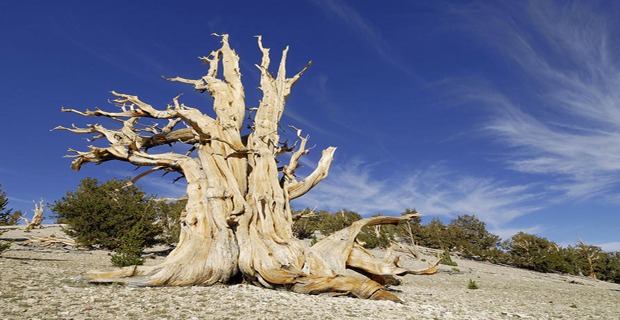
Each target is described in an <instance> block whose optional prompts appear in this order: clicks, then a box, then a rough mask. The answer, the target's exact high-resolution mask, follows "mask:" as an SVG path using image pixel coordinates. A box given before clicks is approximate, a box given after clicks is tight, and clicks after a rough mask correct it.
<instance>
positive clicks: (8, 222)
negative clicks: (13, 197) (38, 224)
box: [0, 183, 22, 226]
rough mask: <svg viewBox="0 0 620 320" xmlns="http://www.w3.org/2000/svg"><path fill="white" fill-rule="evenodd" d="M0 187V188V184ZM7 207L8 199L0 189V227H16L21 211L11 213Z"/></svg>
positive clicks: (0, 185)
mask: <svg viewBox="0 0 620 320" xmlns="http://www.w3.org/2000/svg"><path fill="white" fill-rule="evenodd" d="M0 187H2V183H0ZM8 205H9V199H8V197H7V195H6V191H4V190H2V189H0V226H13V225H16V224H17V222H19V217H20V216H21V215H22V212H21V211H16V212H13V209H9V208H8Z"/></svg>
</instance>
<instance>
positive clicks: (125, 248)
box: [111, 225, 147, 267]
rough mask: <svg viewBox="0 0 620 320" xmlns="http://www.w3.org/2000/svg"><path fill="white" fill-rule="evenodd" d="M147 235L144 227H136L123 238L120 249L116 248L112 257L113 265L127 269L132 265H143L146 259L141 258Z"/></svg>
mask: <svg viewBox="0 0 620 320" xmlns="http://www.w3.org/2000/svg"><path fill="white" fill-rule="evenodd" d="M146 237H147V235H146V234H145V231H144V229H143V227H142V226H140V225H135V226H134V227H133V228H131V230H130V231H129V232H128V233H127V234H125V235H124V236H123V237H122V238H121V245H120V247H118V248H116V253H115V254H113V255H112V257H111V261H112V265H114V266H117V267H126V266H131V265H141V264H143V263H144V260H145V259H144V258H142V257H141V255H142V251H143V250H144V247H145V240H144V239H145V238H146Z"/></svg>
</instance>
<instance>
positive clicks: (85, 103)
mask: <svg viewBox="0 0 620 320" xmlns="http://www.w3.org/2000/svg"><path fill="white" fill-rule="evenodd" d="M619 13H620V2H616V1H583V2H580V1H531V2H528V1H479V2H478V1H469V2H468V1H390V2H386V3H381V4H379V3H378V2H376V1H343V0H309V1H295V2H291V1H265V2H259V1H219V2H211V3H207V2H199V1H179V2H170V1H148V2H147V1H131V2H129V1H105V2H91V1H4V2H2V3H0V27H1V28H0V30H2V31H0V32H1V33H2V40H3V45H2V49H0V58H1V59H0V68H1V70H2V74H3V78H4V85H2V86H0V106H1V108H2V109H1V110H2V119H3V125H2V126H1V127H0V134H1V135H2V137H3V138H4V139H3V144H4V147H3V149H2V150H3V151H2V155H3V156H2V157H0V183H2V189H3V190H5V191H6V192H7V194H8V195H9V197H10V206H11V207H12V208H14V209H16V210H23V211H26V212H28V214H27V216H30V215H31V214H32V209H33V208H34V204H33V203H32V201H33V200H37V201H38V200H39V199H41V198H43V199H44V200H45V201H47V202H52V201H54V200H57V199H60V198H61V197H62V196H63V195H64V194H65V192H66V191H68V190H75V188H76V186H77V184H78V182H79V181H80V180H81V179H83V178H85V177H88V176H91V177H95V178H97V179H100V180H108V179H111V178H113V177H120V178H123V177H126V176H135V175H137V174H139V173H140V172H142V171H144V169H142V170H138V171H133V169H134V168H133V167H132V166H130V165H128V164H123V163H110V162H108V163H105V164H103V165H101V166H95V165H87V166H85V167H83V169H82V171H80V172H74V171H72V170H70V169H69V164H70V161H71V160H70V159H67V158H63V155H65V154H66V153H67V149H68V148H73V149H76V150H86V149H87V146H88V145H89V144H90V143H89V142H87V141H86V140H84V138H86V137H85V136H80V135H77V134H72V133H69V132H65V131H50V129H52V128H54V127H56V126H58V125H62V126H70V125H71V124H72V123H75V124H76V125H78V126H84V125H85V124H94V123H99V124H102V125H104V126H107V127H114V125H115V124H114V123H113V122H111V121H107V120H106V119H101V118H85V117H81V116H79V115H75V114H67V113H61V112H60V109H61V107H65V108H74V109H78V110H84V109H86V108H89V109H91V110H92V109H94V108H95V107H99V108H101V109H104V110H109V111H112V110H114V109H115V107H114V106H113V105H111V104H109V103H108V99H112V96H111V95H110V94H109V91H112V90H114V91H117V92H121V93H128V94H134V95H138V96H139V97H140V98H141V99H142V100H143V101H145V102H148V103H150V104H152V105H154V106H156V107H165V106H166V105H167V103H169V102H171V101H172V98H173V97H175V96H177V95H178V94H180V93H185V94H184V96H183V98H182V99H183V101H184V103H185V104H187V105H189V106H193V107H200V108H202V110H204V112H206V113H210V112H212V109H211V104H210V98H209V97H208V95H206V94H205V95H200V94H198V93H193V92H192V88H190V87H188V86H187V85H183V84H179V83H169V82H166V81H164V80H163V79H162V78H161V76H166V77H175V76H181V77H185V78H199V77H201V76H203V75H204V74H205V71H206V69H205V68H204V66H202V64H201V61H200V60H199V59H197V58H196V57H198V56H206V55H208V54H209V53H210V52H211V51H212V50H215V49H217V48H219V38H218V37H214V36H211V35H210V34H211V33H214V32H215V33H220V34H221V33H228V34H230V43H231V46H232V47H233V48H234V49H235V50H236V51H237V53H238V54H239V56H240V57H241V72H242V74H243V81H244V85H245V88H246V98H247V99H246V105H247V106H248V107H252V106H256V105H257V103H258V99H259V98H260V92H259V90H258V89H256V88H257V87H258V79H259V72H258V69H257V68H256V67H255V66H254V64H256V63H260V51H259V49H258V46H257V43H256V39H255V38H254V36H255V35H259V34H260V35H263V43H264V45H265V46H266V47H269V48H271V49H272V50H271V53H272V60H274V61H275V60H277V59H279V57H278V55H279V52H281V50H283V49H284V48H285V46H287V45H288V46H290V51H289V55H288V63H287V67H288V70H289V73H290V74H293V73H294V72H297V71H299V70H301V69H302V68H303V67H304V66H305V65H306V64H307V62H308V61H310V60H312V61H313V64H312V66H311V67H310V69H309V70H308V71H307V72H306V73H305V74H304V75H303V76H302V78H301V79H300V80H299V82H298V83H297V85H296V86H295V88H293V92H292V95H291V98H290V99H289V100H288V104H287V109H286V111H285V116H284V117H283V120H282V123H281V124H282V125H283V127H284V128H285V129H286V126H287V125H294V126H296V127H298V128H301V129H303V130H304V131H303V132H304V133H305V134H310V141H309V145H310V146H311V145H316V147H315V149H313V150H312V151H311V152H310V154H309V155H308V156H307V157H306V158H304V159H303V164H304V166H305V169H306V171H305V172H306V173H307V172H309V171H310V170H312V168H313V166H314V164H315V163H316V161H317V160H318V159H319V158H320V150H322V149H325V148H327V147H328V146H336V147H338V150H337V152H336V154H335V159H334V162H333V164H332V170H331V171H330V175H329V176H328V178H327V179H325V180H324V181H323V182H322V183H321V184H319V185H318V186H317V187H316V188H315V189H314V190H312V191H311V192H310V193H309V194H307V195H306V196H304V197H302V198H300V199H298V200H296V202H294V206H295V207H296V208H299V209H301V208H305V207H311V208H314V207H318V208H319V209H326V210H332V211H336V210H339V209H342V208H346V209H348V210H352V211H356V212H359V213H360V214H362V215H365V216H367V215H371V214H375V213H378V212H381V213H383V214H392V215H394V214H399V213H400V212H402V211H404V210H405V209H406V208H416V209H417V210H418V211H419V212H421V213H422V214H425V215H426V217H425V220H426V221H429V220H430V219H432V218H433V217H439V218H440V219H442V220H444V221H445V222H446V223H448V222H449V220H450V219H452V218H454V217H455V216H457V215H460V214H474V215H476V216H477V217H478V218H480V219H481V220H483V221H485V222H486V223H487V225H488V229H489V230H491V231H492V232H494V233H496V234H498V235H500V236H501V237H502V238H507V237H509V236H511V235H512V234H514V233H516V232H518V231H524V232H528V233H534V234H537V235H539V236H543V237H546V238H548V239H550V240H553V241H556V242H558V243H559V244H562V245H569V244H574V243H575V242H576V239H577V236H578V235H579V236H580V237H581V238H583V239H584V240H585V241H586V242H587V243H589V244H594V245H599V246H602V247H603V248H604V249H607V250H620V233H619V232H618V225H619V223H620V215H619V212H618V211H619V209H620V194H619V193H618V191H619V190H620V179H619V178H620V90H618V88H619V85H620V61H618V57H619V55H618V54H617V52H618V50H619V49H620V47H619V45H620V38H619V35H620V33H619V32H617V30H619V27H620V25H619V23H620V21H618V19H617V17H618V15H619ZM282 135H283V137H289V138H290V139H291V141H293V140H294V132H293V130H287V131H286V132H284V133H283V134H282ZM167 151H170V150H166V149H165V148H164V150H163V152H167ZM301 173H303V172H301ZM171 180H172V178H171V177H164V178H160V177H159V176H157V175H155V174H154V175H150V176H148V177H146V178H144V179H142V180H141V185H143V187H144V188H145V189H146V190H147V191H149V192H153V193H156V194H158V195H159V196H180V195H181V194H183V192H184V185H183V181H182V180H181V181H179V182H177V183H176V184H172V183H171Z"/></svg>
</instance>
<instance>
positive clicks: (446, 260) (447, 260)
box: [440, 250, 458, 267]
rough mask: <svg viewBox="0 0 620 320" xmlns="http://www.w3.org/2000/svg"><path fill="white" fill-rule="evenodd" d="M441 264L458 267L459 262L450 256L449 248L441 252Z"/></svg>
mask: <svg viewBox="0 0 620 320" xmlns="http://www.w3.org/2000/svg"><path fill="white" fill-rule="evenodd" d="M440 263H441V264H445V265H448V266H453V267H456V266H458V264H457V263H456V262H454V261H452V257H451V256H450V251H448V250H444V251H443V253H442V254H441V262H440Z"/></svg>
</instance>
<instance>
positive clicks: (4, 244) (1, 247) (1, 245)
mask: <svg viewBox="0 0 620 320" xmlns="http://www.w3.org/2000/svg"><path fill="white" fill-rule="evenodd" d="M5 232H6V230H1V231H0V235H2V234H3V233H5ZM12 244H13V241H10V242H9V241H0V254H1V253H2V252H4V251H5V250H6V249H8V248H10V247H11V245H12Z"/></svg>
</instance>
